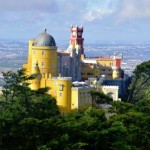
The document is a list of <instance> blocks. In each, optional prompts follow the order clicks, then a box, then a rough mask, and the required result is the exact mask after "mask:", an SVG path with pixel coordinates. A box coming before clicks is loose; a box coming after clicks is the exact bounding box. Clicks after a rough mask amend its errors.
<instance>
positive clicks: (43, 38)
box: [34, 30, 56, 46]
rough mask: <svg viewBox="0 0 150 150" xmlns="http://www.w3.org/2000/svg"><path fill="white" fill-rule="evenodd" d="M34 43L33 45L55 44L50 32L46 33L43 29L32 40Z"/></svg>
mask: <svg viewBox="0 0 150 150" xmlns="http://www.w3.org/2000/svg"><path fill="white" fill-rule="evenodd" d="M34 45H35V46H56V43H55V40H54V38H53V37H52V36H51V35H50V34H48V33H46V30H45V31H44V32H43V33H41V34H39V35H38V36H37V37H36V39H35V41H34Z"/></svg>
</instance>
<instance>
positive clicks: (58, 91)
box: [47, 77, 72, 114]
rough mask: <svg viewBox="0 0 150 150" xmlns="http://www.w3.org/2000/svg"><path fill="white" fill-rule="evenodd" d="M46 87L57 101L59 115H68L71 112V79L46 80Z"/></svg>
mask: <svg viewBox="0 0 150 150" xmlns="http://www.w3.org/2000/svg"><path fill="white" fill-rule="evenodd" d="M47 86H48V87H50V94H51V95H52V96H54V97H55V98H56V100H57V105H58V106H59V108H60V112H61V113H64V114H65V113H68V112H70V111H71V87H72V81H71V78H67V77H57V78H51V79H48V84H47Z"/></svg>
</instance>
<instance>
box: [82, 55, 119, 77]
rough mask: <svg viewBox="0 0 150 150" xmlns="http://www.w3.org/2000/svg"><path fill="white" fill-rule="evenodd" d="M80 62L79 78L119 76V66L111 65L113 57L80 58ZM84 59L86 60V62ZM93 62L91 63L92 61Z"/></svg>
mask: <svg viewBox="0 0 150 150" xmlns="http://www.w3.org/2000/svg"><path fill="white" fill-rule="evenodd" d="M82 60H83V63H82V64H81V78H82V79H83V80H87V79H88V78H91V77H92V78H100V77H101V76H103V75H104V76H105V78H107V79H118V78H121V69H120V67H113V65H114V60H113V59H96V58H95V59H93V60H90V59H82ZM84 60H88V61H89V62H88V61H87V63H86V61H85V62H84ZM92 61H93V62H94V61H95V62H94V63H93V62H92Z"/></svg>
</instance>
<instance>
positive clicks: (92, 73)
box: [23, 30, 120, 114]
mask: <svg viewBox="0 0 150 150" xmlns="http://www.w3.org/2000/svg"><path fill="white" fill-rule="evenodd" d="M70 48H71V49H74V50H78V49H80V46H79V45H76V46H72V45H70ZM75 48H76V49H75ZM78 53H80V51H78ZM81 60H82V61H84V60H85V56H84V54H82V55H81ZM112 61H113V60H99V59H96V60H95V62H96V63H95V64H92V63H91V64H90V63H82V64H81V76H82V78H85V79H86V78H87V79H88V78H90V77H95V78H99V77H100V76H101V75H106V77H107V78H118V77H120V74H119V73H120V72H119V71H120V70H118V69H117V68H115V69H114V70H115V71H114V72H113V69H112V68H111V67H110V66H111V65H112V63H113V62H112ZM96 64H97V65H96ZM71 67H72V66H71ZM23 68H25V69H26V70H27V75H36V78H35V79H33V80H32V81H31V82H30V83H31V84H30V88H31V89H33V90H37V89H39V88H44V87H49V88H50V90H49V94H51V95H52V96H54V97H55V98H56V102H57V105H58V106H59V108H60V112H61V113H64V114H66V113H69V112H70V111H71V110H74V109H84V108H87V107H89V106H91V105H92V98H91V95H90V91H91V90H92V88H91V87H89V86H80V87H72V80H71V77H61V76H59V77H58V73H57V71H58V56H57V47H56V44H55V41H54V39H53V37H52V36H51V35H49V34H47V33H46V30H45V32H44V33H42V34H40V35H39V36H38V37H37V38H36V39H35V40H30V41H29V50H28V60H27V63H26V64H24V65H23Z"/></svg>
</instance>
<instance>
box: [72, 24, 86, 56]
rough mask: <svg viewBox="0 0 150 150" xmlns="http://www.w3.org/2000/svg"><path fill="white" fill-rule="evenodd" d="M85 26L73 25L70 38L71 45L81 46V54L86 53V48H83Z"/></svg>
mask: <svg viewBox="0 0 150 150" xmlns="http://www.w3.org/2000/svg"><path fill="white" fill-rule="evenodd" d="M82 33H83V27H82V26H81V28H79V27H78V26H76V27H73V26H71V38H70V45H73V46H75V45H80V47H81V54H82V55H84V48H83V41H84V38H82Z"/></svg>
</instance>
